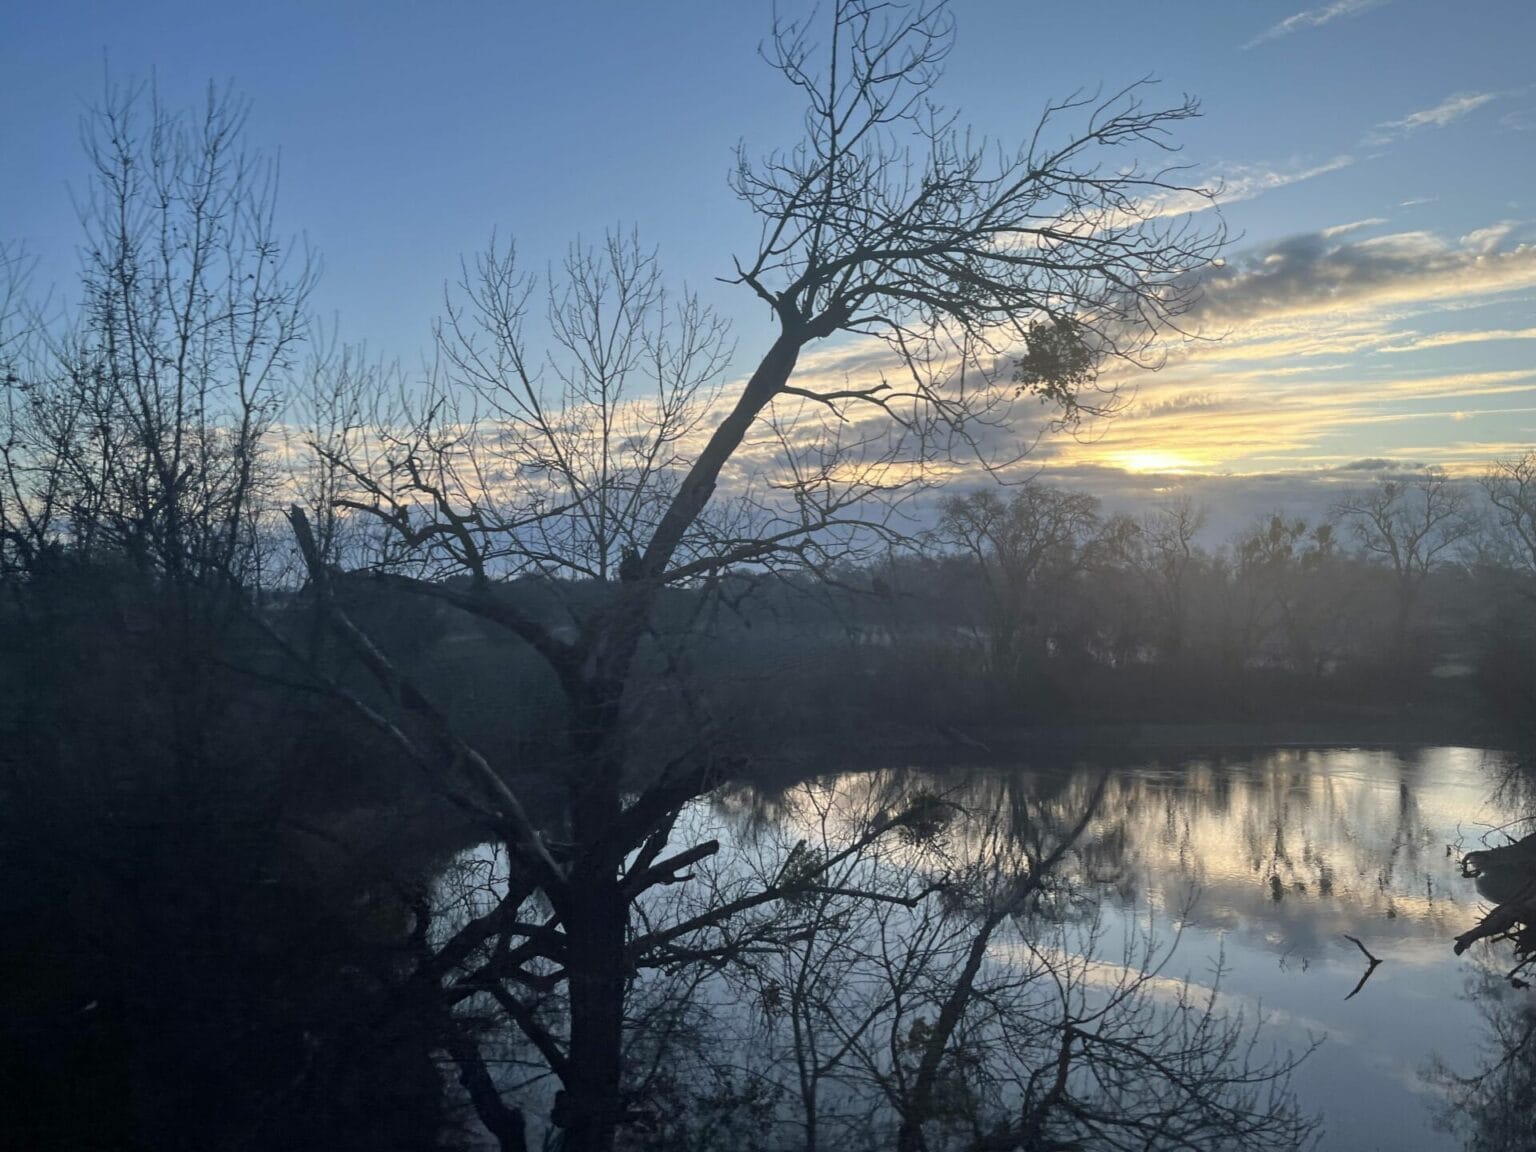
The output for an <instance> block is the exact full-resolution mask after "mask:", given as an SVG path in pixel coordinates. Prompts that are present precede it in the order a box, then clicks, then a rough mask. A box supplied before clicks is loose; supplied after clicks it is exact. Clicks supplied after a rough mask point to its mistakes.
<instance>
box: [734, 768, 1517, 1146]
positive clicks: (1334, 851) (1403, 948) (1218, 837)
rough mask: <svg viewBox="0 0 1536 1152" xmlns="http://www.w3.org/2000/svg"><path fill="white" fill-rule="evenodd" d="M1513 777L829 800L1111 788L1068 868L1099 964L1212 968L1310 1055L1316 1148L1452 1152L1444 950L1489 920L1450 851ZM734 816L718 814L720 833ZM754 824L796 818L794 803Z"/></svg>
mask: <svg viewBox="0 0 1536 1152" xmlns="http://www.w3.org/2000/svg"><path fill="white" fill-rule="evenodd" d="M1506 767H1507V765H1506V763H1505V760H1504V758H1503V757H1502V756H1501V755H1499V754H1496V753H1489V752H1484V751H1481V750H1475V749H1466V748H1425V749H1413V750H1391V751H1388V750H1368V749H1354V748H1305V749H1299V748H1297V749H1292V748H1286V749H1270V750H1259V751H1254V752H1244V753H1237V754H1233V753H1228V754H1211V755H1198V756H1197V755H1186V756H1180V755H1177V754H1163V755H1161V756H1159V757H1157V758H1152V757H1145V758H1142V759H1139V760H1130V761H1128V760H1127V759H1126V758H1125V757H1123V756H1121V757H1117V758H1116V762H1114V763H1108V764H1105V763H1102V762H1099V763H1095V762H1091V761H1089V760H1083V761H1080V762H1077V763H1074V764H1072V765H1070V766H1061V765H1057V766H1049V767H1041V766H1040V765H1039V764H1031V765H1027V766H1017V765H1010V766H998V767H989V768H984V769H970V770H967V771H949V772H945V773H943V774H931V775H930V774H925V773H921V772H911V771H903V772H897V773H885V774H881V773H874V774H860V775H857V776H849V777H843V778H840V779H838V780H836V781H833V782H830V785H829V788H828V793H829V794H836V795H856V794H858V793H859V792H860V791H861V790H873V791H877V792H878V791H882V790H883V791H889V790H890V789H891V788H892V787H893V785H894V786H895V787H897V788H901V787H905V788H918V787H921V788H927V789H933V790H935V791H940V792H946V793H947V794H950V795H961V794H963V795H966V796H969V797H970V798H971V799H972V800H977V801H980V804H979V806H981V807H985V806H986V797H987V796H988V794H989V793H991V794H997V793H1006V792H1008V791H1009V789H1017V788H1028V789H1030V790H1032V791H1034V792H1036V793H1037V794H1038V793H1040V792H1042V791H1043V792H1044V793H1045V794H1047V795H1049V796H1050V797H1051V800H1050V801H1049V803H1050V805H1052V806H1054V808H1055V809H1056V810H1057V811H1058V812H1059V814H1060V816H1061V817H1062V819H1063V820H1064V822H1068V823H1070V822H1071V820H1072V814H1073V813H1074V812H1080V811H1081V810H1082V807H1083V806H1084V805H1086V803H1087V799H1088V797H1089V796H1090V795H1091V793H1092V791H1093V789H1094V786H1095V784H1096V782H1097V780H1098V777H1099V775H1100V773H1101V772H1103V771H1105V770H1107V771H1108V772H1109V779H1108V782H1107V784H1106V786H1105V791H1104V794H1103V797H1102V801H1101V803H1100V806H1099V808H1098V811H1097V814H1096V815H1095V817H1094V818H1093V820H1092V822H1091V824H1090V826H1089V828H1088V830H1087V833H1086V836H1085V838H1084V844H1085V846H1086V849H1087V850H1086V853H1085V856H1086V861H1087V863H1086V864H1085V865H1080V866H1082V867H1084V868H1085V870H1086V871H1087V872H1090V873H1092V875H1093V878H1094V879H1096V880H1097V881H1098V882H1099V883H1100V885H1101V886H1100V889H1099V890H1100V891H1101V892H1102V893H1103V894H1104V897H1105V901H1104V905H1103V908H1104V916H1105V937H1104V941H1105V942H1104V950H1105V951H1106V952H1108V953H1113V952H1114V951H1115V949H1116V947H1117V941H1118V940H1120V939H1122V938H1126V937H1129V936H1133V935H1135V934H1136V933H1137V932H1145V931H1146V929H1147V928H1148V927H1149V926H1151V927H1152V928H1153V929H1154V930H1155V931H1156V932H1157V933H1159V934H1160V935H1161V936H1163V937H1164V938H1165V939H1166V938H1169V937H1170V936H1171V935H1172V934H1173V933H1174V932H1175V931H1177V932H1179V933H1180V936H1179V940H1178V947H1177V950H1176V952H1175V954H1174V957H1173V959H1172V961H1171V962H1170V963H1169V964H1168V965H1167V966H1166V967H1165V969H1164V975H1166V976H1170V977H1175V978H1176V977H1182V976H1188V977H1189V978H1191V979H1192V980H1193V981H1195V982H1196V983H1200V982H1202V981H1206V980H1209V979H1210V973H1212V972H1213V971H1214V968H1215V965H1216V963H1217V961H1218V959H1219V960H1220V961H1221V963H1222V964H1223V966H1224V974H1223V975H1222V977H1221V992H1222V996H1223V1004H1224V1006H1226V1007H1227V1008H1229V1009H1233V1010H1236V1009H1241V1010H1243V1011H1245V1012H1247V1013H1248V1014H1249V1016H1250V1018H1253V1017H1255V1016H1262V1018H1263V1019H1264V1020H1266V1022H1267V1030H1268V1035H1269V1037H1270V1038H1271V1039H1274V1040H1275V1041H1277V1042H1279V1043H1280V1044H1281V1045H1282V1046H1288V1047H1294V1048H1296V1049H1304V1048H1306V1047H1307V1046H1308V1045H1309V1044H1311V1043H1312V1042H1313V1041H1315V1040H1317V1039H1322V1040H1323V1043H1322V1045H1321V1047H1320V1048H1319V1049H1318V1050H1317V1051H1316V1052H1315V1053H1314V1054H1313V1055H1312V1056H1311V1057H1310V1058H1309V1059H1308V1060H1307V1061H1306V1062H1305V1064H1304V1065H1303V1066H1302V1068H1301V1070H1300V1071H1299V1072H1298V1074H1297V1075H1296V1078H1295V1081H1294V1083H1295V1087H1296V1089H1297V1091H1298V1093H1299V1095H1300V1097H1301V1102H1302V1105H1303V1107H1305V1108H1307V1109H1308V1110H1311V1111H1316V1112H1320V1113H1321V1114H1322V1116H1323V1120H1324V1125H1325V1134H1324V1138H1323V1143H1322V1145H1321V1146H1322V1147H1323V1148H1327V1149H1338V1150H1341V1152H1342V1150H1360V1152H1365V1150H1369V1149H1375V1148H1381V1149H1392V1150H1394V1152H1405V1150H1408V1152H1413V1150H1420V1149H1422V1150H1424V1152H1436V1150H1439V1149H1454V1148H1457V1147H1460V1141H1459V1140H1458V1139H1457V1138H1456V1136H1455V1135H1453V1134H1451V1133H1448V1132H1446V1131H1443V1130H1440V1129H1438V1128H1436V1127H1435V1125H1434V1123H1433V1120H1434V1117H1435V1115H1436V1113H1437V1111H1438V1110H1439V1108H1438V1107H1437V1106H1438V1105H1440V1104H1441V1102H1442V1095H1441V1094H1442V1092H1443V1089H1442V1088H1441V1087H1439V1082H1437V1081H1436V1080H1435V1079H1434V1078H1433V1077H1432V1076H1431V1075H1430V1073H1431V1069H1432V1066H1433V1065H1434V1063H1435V1062H1436V1061H1439V1062H1440V1063H1441V1064H1442V1065H1443V1066H1448V1067H1449V1068H1451V1069H1453V1070H1462V1071H1470V1070H1471V1069H1472V1068H1473V1067H1474V1066H1475V1065H1476V1064H1477V1062H1478V1060H1479V1058H1480V1057H1482V1056H1484V1055H1485V1054H1486V1044H1487V1036H1486V1032H1485V1029H1484V1027H1483V1022H1482V1018H1481V1016H1480V1015H1479V1011H1478V1004H1477V1003H1476V1002H1475V1000H1474V999H1473V998H1471V997H1470V996H1469V988H1470V987H1471V985H1472V983H1473V982H1474V981H1475V979H1476V977H1477V975H1478V972H1479V968H1478V962H1479V961H1478V957H1477V956H1476V955H1473V954H1469V955H1468V956H1466V957H1457V956H1455V955H1453V953H1452V948H1451V945H1452V939H1453V937H1455V936H1456V935H1457V934H1458V933H1460V932H1462V931H1464V930H1466V929H1467V928H1468V927H1470V926H1471V925H1472V923H1473V922H1474V921H1475V920H1476V918H1477V916H1478V914H1479V910H1480V908H1482V907H1485V904H1484V902H1483V901H1482V900H1481V898H1480V897H1479V896H1478V894H1477V892H1476V890H1475V888H1474V887H1473V884H1472V881H1470V880H1468V879H1465V878H1464V877H1463V876H1462V875H1461V872H1460V857H1461V855H1462V853H1463V852H1464V851H1467V850H1471V849H1473V848H1476V847H1479V846H1482V845H1483V844H1484V843H1486V842H1490V839H1491V842H1502V835H1493V830H1494V829H1497V828H1500V827H1503V826H1506V825H1510V824H1511V822H1512V821H1514V820H1516V818H1517V817H1518V816H1519V815H1520V813H1519V812H1517V811H1515V810H1513V807H1512V806H1511V805H1510V804H1508V803H1506V802H1503V801H1501V800H1500V799H1499V798H1498V795H1497V789H1498V784H1499V781H1500V779H1501V775H1502V773H1503V772H1504V770H1505V768H1506ZM742 815H743V813H742V811H741V810H740V807H739V806H733V804H732V803H731V802H729V801H725V802H720V803H718V804H717V805H716V807H715V808H714V816H715V818H716V819H718V820H722V821H723V822H724V823H725V824H727V825H730V824H731V823H732V822H733V821H732V819H731V818H732V817H733V816H734V817H736V818H738V820H739V819H740V818H741V817H742ZM756 816H757V818H758V819H759V820H762V819H763V818H765V817H766V818H767V819H769V820H770V821H779V822H788V823H790V824H793V822H794V821H795V820H797V819H801V818H803V817H802V816H797V815H796V811H795V808H794V805H792V804H788V805H783V806H780V807H778V808H774V809H773V810H772V811H768V812H764V811H758V812H757V813H756ZM740 826H741V825H740V823H739V822H738V823H737V827H738V828H739V827H740ZM1512 830H1513V831H1516V834H1518V829H1514V828H1512ZM790 831H791V833H793V831H794V829H793V828H791V829H790ZM1347 936H1353V937H1356V938H1358V939H1359V941H1360V942H1361V944H1363V945H1364V946H1365V947H1366V948H1367V949H1368V950H1369V951H1370V952H1371V953H1372V954H1374V955H1375V956H1376V957H1378V958H1380V960H1381V964H1380V966H1379V967H1378V968H1377V969H1376V970H1375V971H1374V972H1373V973H1372V975H1371V978H1370V980H1369V981H1368V982H1367V983H1366V985H1365V986H1364V987H1363V988H1362V989H1360V991H1359V992H1358V994H1356V995H1354V996H1352V997H1351V995H1350V994H1351V992H1352V990H1354V989H1355V987H1356V985H1357V983H1358V982H1359V980H1360V978H1361V976H1362V975H1363V974H1364V973H1365V971H1366V959H1365V957H1364V955H1363V954H1362V952H1361V950H1360V948H1359V946H1357V945H1356V944H1355V943H1353V942H1351V941H1350V940H1348V939H1346V937H1347ZM1486 963H1487V961H1486V960H1485V962H1484V964H1485V967H1486Z"/></svg>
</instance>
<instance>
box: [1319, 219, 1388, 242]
mask: <svg viewBox="0 0 1536 1152" xmlns="http://www.w3.org/2000/svg"><path fill="white" fill-rule="evenodd" d="M1385 223H1387V219H1386V217H1384V216H1371V217H1368V218H1367V219H1365V220H1351V221H1350V222H1349V223H1348V224H1335V225H1334V226H1333V227H1331V228H1324V229H1323V230H1322V231H1321V232H1319V233H1318V235H1319V236H1322V237H1323V238H1325V239H1328V240H1332V239H1333V238H1334V237H1335V236H1343V235H1344V234H1345V233H1347V232H1356V231H1359V230H1360V229H1361V228H1376V227H1379V226H1380V225H1382V224H1385Z"/></svg>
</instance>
